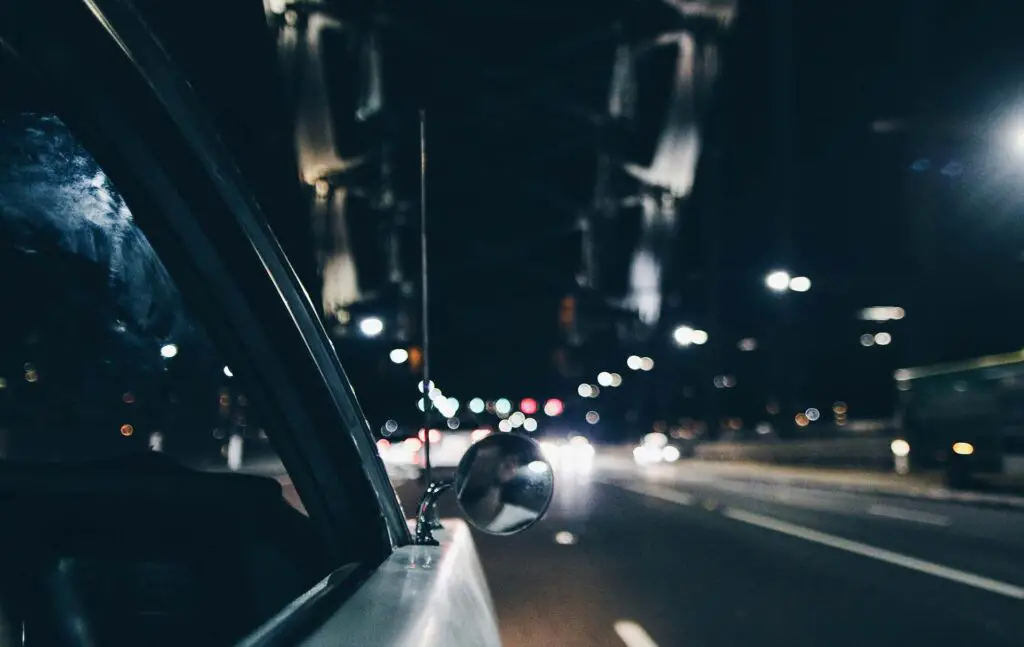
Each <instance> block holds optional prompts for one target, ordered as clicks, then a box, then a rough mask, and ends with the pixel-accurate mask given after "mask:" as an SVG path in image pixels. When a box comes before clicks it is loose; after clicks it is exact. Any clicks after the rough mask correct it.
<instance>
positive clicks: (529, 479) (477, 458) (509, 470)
mask: <svg viewBox="0 0 1024 647" xmlns="http://www.w3.org/2000/svg"><path fill="white" fill-rule="evenodd" d="M449 489H454V490H455V500H456V501H457V502H458V504H459V508H460V509H461V510H462V514H463V516H464V517H465V518H466V521H468V522H469V523H470V524H471V525H472V526H473V527H475V528H477V529H478V530H480V531H482V532H485V533H487V534H489V535H514V534H517V533H520V532H522V531H524V530H526V529H527V528H529V527H530V526H532V525H534V524H535V523H537V522H538V521H540V519H541V518H542V517H543V516H544V513H545V512H547V509H548V507H549V506H550V505H551V499H552V497H553V496H554V491H555V481H554V471H553V469H552V467H551V464H550V463H549V462H548V461H547V459H546V458H545V457H544V453H543V451H542V450H541V447H540V445H538V444H537V442H536V441H534V440H533V439H532V438H528V437H526V436H522V435H520V434H516V433H500V434H492V435H490V436H487V437H486V438H484V439H482V440H480V441H478V442H476V443H474V444H473V445H472V446H471V447H470V448H469V449H468V450H467V451H466V453H465V454H464V455H463V457H462V459H461V460H460V461H459V465H458V467H457V468H456V469H455V478H454V479H451V480H444V481H435V482H433V483H431V484H429V485H428V486H427V489H426V491H425V492H424V493H423V496H422V497H421V498H420V503H419V506H418V509H417V516H416V543H417V544H423V545H437V540H435V539H434V536H433V532H432V531H433V530H434V529H435V528H438V527H440V524H439V523H438V521H437V513H436V510H435V504H436V502H437V499H438V498H439V497H440V496H441V495H442V494H444V493H445V492H446V491H448V490H449Z"/></svg>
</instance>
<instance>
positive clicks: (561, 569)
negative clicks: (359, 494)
mask: <svg viewBox="0 0 1024 647" xmlns="http://www.w3.org/2000/svg"><path fill="white" fill-rule="evenodd" d="M399 493H400V496H401V497H402V500H403V504H404V505H405V506H406V507H407V509H408V510H410V511H411V507H412V506H413V504H414V503H415V499H416V495H417V486H416V485H415V484H412V483H406V484H402V485H400V487H399ZM454 512H455V510H454V508H453V507H452V506H451V502H450V501H449V502H448V503H447V504H446V506H443V507H442V513H448V514H453V513H454ZM477 540H478V543H479V547H480V552H481V556H482V559H483V562H484V567H485V569H486V571H487V575H488V578H489V581H490V585H491V588H492V591H493V594H494V598H495V603H496V606H497V609H498V615H499V619H500V622H501V630H502V636H503V639H504V641H505V645H506V646H507V647H538V646H548V645H550V646H555V645H558V646H559V647H604V646H614V647H623V645H626V646H627V647H652V646H654V645H656V646H660V647H676V646H678V647H725V646H731V645H761V644H779V645H786V646H787V647H800V646H805V645H806V646H808V647H810V646H815V647H818V646H820V645H829V646H830V647H837V646H841V645H850V646H855V647H864V646H866V645H870V646H872V647H880V646H889V645H893V646H895V645H900V646H901V647H906V646H908V645H929V646H931V647H935V646H939V645H955V646H960V645H970V646H971V647H982V646H994V645H1006V646H1010V645H1013V646H1015V647H1017V646H1019V645H1021V644H1024V513H1021V512H1013V511H1008V510H1000V509H991V508H976V507H971V506H967V505H963V504H957V503H938V502H932V501H922V500H918V499H912V498H898V497H874V496H871V495H866V494H857V493H846V492H838V491H830V490H827V489H810V488H797V487H790V486H785V485H765V484H754V483H750V482H744V481H742V480H739V479H733V478H727V477H723V476H722V475H720V474H715V473H713V472H711V473H708V472H705V471H702V470H700V469H694V468H692V467H691V466H689V465H687V464H686V463H679V464H677V465H675V466H662V467H659V468H657V469H639V468H637V467H635V466H622V465H619V466H617V467H609V466H602V465H600V464H599V465H598V466H597V467H596V468H595V470H594V471H593V472H592V473H590V474H589V475H587V474H575V475H574V474H566V473H562V474H559V479H558V481H557V491H556V496H555V500H554V503H553V504H552V508H551V511H550V513H549V515H548V516H547V518H545V519H544V520H543V521H542V522H541V523H540V524H538V525H537V526H535V527H534V528H533V529H531V530H529V531H527V532H525V533H523V534H522V535H519V536H515V537H508V538H495V537H488V536H484V535H479V534H478V535H477Z"/></svg>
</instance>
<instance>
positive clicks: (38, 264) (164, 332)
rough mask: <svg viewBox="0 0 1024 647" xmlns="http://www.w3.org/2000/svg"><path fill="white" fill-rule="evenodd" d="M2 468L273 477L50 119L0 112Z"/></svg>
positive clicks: (189, 334) (111, 193)
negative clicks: (111, 462) (132, 465)
mask: <svg viewBox="0 0 1024 647" xmlns="http://www.w3.org/2000/svg"><path fill="white" fill-rule="evenodd" d="M0 276H2V277H4V278H3V280H0V302H2V303H3V304H4V311H5V316H3V317H0V464H2V462H4V461H7V462H10V461H17V462H77V461H85V460H92V459H104V458H111V457H117V456H123V455H127V454H135V453H143V452H152V451H157V452H162V453H163V454H164V455H166V456H167V457H170V458H172V459H173V460H175V461H176V462H178V463H180V464H182V465H184V466H187V467H191V468H195V469H201V470H212V471H238V472H246V473H254V474H262V475H266V476H273V477H276V478H278V479H279V480H280V481H282V482H283V483H284V484H285V485H286V488H285V490H286V496H288V497H289V499H290V501H291V502H292V504H293V505H295V506H296V507H299V508H300V509H301V503H300V502H299V501H298V498H297V496H296V495H295V494H294V490H293V489H292V488H291V487H290V483H289V481H288V479H287V475H286V474H285V473H284V471H283V468H282V467H281V464H280V461H279V460H278V457H277V454H276V452H275V451H274V449H273V447H272V445H271V444H270V440H269V439H268V436H267V430H266V429H264V428H263V427H262V426H261V423H260V420H259V417H258V416H257V415H256V410H257V409H258V408H259V403H258V402H254V401H252V398H251V397H250V396H249V395H248V394H247V392H246V390H245V388H244V387H243V386H242V385H241V383H240V380H239V379H238V377H237V376H236V375H235V374H234V372H233V371H232V369H231V366H230V364H229V363H228V362H227V361H226V360H225V359H224V357H222V355H221V354H220V353H219V352H218V349H217V347H216V346H215V345H214V344H213V343H212V342H211V341H210V339H209V337H208V336H207V335H206V334H205V333H204V331H203V329H202V328H201V327H200V325H199V324H198V323H197V322H196V320H195V319H194V318H193V317H192V316H191V315H190V313H189V312H188V310H187V308H186V307H185V306H184V304H183V301H182V297H181V294H180V293H179V291H178V289H177V287H176V285H175V283H174V281H173V280H172V279H171V277H170V275H169V274H168V272H167V270H166V268H165V267H164V265H163V263H162V262H161V260H160V258H159V257H158V256H157V255H156V253H155V251H154V249H153V247H152V246H151V245H150V243H149V241H148V240H147V239H146V236H145V235H144V234H143V233H142V231H141V230H140V229H139V227H138V225H137V224H136V221H135V218H134V216H133V214H132V211H131V209H130V208H129V207H128V205H127V204H126V203H125V201H124V199H123V198H122V196H121V195H120V194H119V193H118V191H117V188H116V187H115V186H114V185H113V183H112V182H111V180H110V178H109V177H107V176H106V174H105V173H104V172H103V169H101V168H100V166H99V165H98V164H97V162H96V160H95V159H93V157H92V156H91V155H90V154H89V151H87V150H86V149H85V148H84V147H83V146H82V145H81V144H80V142H79V141H78V140H76V138H75V136H74V134H73V133H72V132H71V130H70V129H69V128H68V127H67V125H65V123H64V122H62V121H61V119H59V118H58V117H57V116H55V115H53V114H41V113H37V112H26V111H22V110H11V109H8V110H5V111H3V112H0Z"/></svg>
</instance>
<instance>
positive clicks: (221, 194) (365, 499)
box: [0, 0, 411, 563]
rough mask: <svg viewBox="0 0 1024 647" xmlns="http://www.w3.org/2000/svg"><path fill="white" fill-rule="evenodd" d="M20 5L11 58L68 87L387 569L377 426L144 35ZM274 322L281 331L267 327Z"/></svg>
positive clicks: (299, 444) (219, 332)
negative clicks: (373, 425) (375, 438)
mask: <svg viewBox="0 0 1024 647" xmlns="http://www.w3.org/2000/svg"><path fill="white" fill-rule="evenodd" d="M15 4H16V5H17V7H16V8H15V7H13V6H11V5H8V6H5V7H3V8H0V46H3V47H5V49H7V50H9V51H10V52H12V53H13V54H14V55H15V56H16V57H17V58H18V59H19V60H20V61H23V62H24V63H25V64H26V65H27V66H28V67H29V68H30V69H32V70H33V71H34V72H35V75H36V77H37V78H44V79H46V81H47V85H48V86H50V88H53V89H56V92H55V93H54V94H56V95H59V96H60V98H62V99H63V100H64V101H63V107H64V110H62V111H61V114H60V116H61V118H62V119H64V120H65V121H66V122H67V123H68V124H69V126H70V127H71V128H72V130H73V131H74V132H75V135H76V137H77V138H79V139H80V140H81V141H82V143H83V144H84V145H85V147H86V148H87V149H88V150H89V152H90V154H93V155H94V156H95V157H96V159H97V161H98V162H99V163H100V165H101V167H102V168H103V169H104V171H105V172H106V173H107V174H108V175H109V176H110V177H111V179H112V181H113V183H114V185H115V186H116V187H118V190H119V192H121V193H122V194H123V195H124V197H125V199H126V201H127V202H128V204H129V205H130V206H131V207H132V211H133V214H134V215H135V216H136V219H137V220H138V222H139V224H140V226H141V227H142V228H143V231H144V232H145V233H146V235H147V237H148V238H150V241H151V243H152V244H153V247H154V249H156V250H157V252H158V255H159V256H160V257H161V259H162V260H164V261H165V264H166V265H167V266H168V269H169V271H171V274H172V276H174V278H175V281H176V282H177V283H179V289H180V290H181V291H182V295H183V298H185V300H186V302H187V303H188V304H189V305H190V306H191V307H192V309H193V310H194V311H195V314H196V315H197V318H198V319H200V320H201V321H202V322H203V324H204V325H207V327H208V328H209V331H208V332H209V334H210V335H211V337H212V338H213V339H214V340H215V342H216V343H217V344H218V345H223V346H224V350H225V351H226V354H227V355H228V356H229V357H231V358H232V361H233V362H236V361H237V363H238V366H239V370H238V371H237V372H238V374H240V375H246V376H247V377H248V378H249V379H248V382H249V383H250V384H251V385H252V384H254V383H255V384H257V385H258V386H257V390H260V389H261V390H262V391H263V395H265V396H267V397H268V398H269V401H270V402H272V403H273V404H274V405H276V406H274V407H272V408H274V409H275V411H276V414H277V415H275V416H273V417H272V418H271V419H269V420H267V422H268V423H270V424H275V425H279V426H277V427H276V428H275V433H276V437H275V447H277V448H278V452H279V453H280V454H281V458H282V461H283V462H284V463H285V466H286V468H287V469H288V470H289V474H290V475H291V477H292V480H293V482H294V484H295V486H296V489H297V490H298V491H299V494H300V496H301V497H302V498H303V501H304V504H305V505H306V507H307V509H308V510H309V511H310V515H311V518H313V519H314V520H315V521H316V522H317V523H318V526H319V527H321V529H322V530H323V532H324V534H325V537H326V538H327V540H328V541H331V542H333V543H332V545H334V544H336V545H337V546H339V547H341V546H343V545H345V544H346V542H350V541H354V540H352V538H351V537H350V536H346V535H351V534H352V533H351V530H350V529H349V531H348V532H346V528H345V525H346V523H357V524H359V526H360V527H361V530H362V531H363V533H364V535H363V536H364V537H368V538H369V539H363V540H362V541H355V543H356V544H358V545H356V546H354V547H350V549H352V548H354V550H349V551H341V549H340V548H339V553H341V552H345V553H346V554H349V555H351V554H360V555H365V557H366V558H367V559H368V560H369V561H376V562H377V563H379V561H382V560H383V559H384V558H385V557H386V556H387V555H388V554H390V552H391V550H393V548H394V547H396V546H399V545H403V544H406V543H410V541H411V539H410V536H409V531H408V527H407V525H406V522H405V517H404V514H403V513H402V511H401V507H400V506H399V504H398V499H397V495H396V494H395V491H394V488H393V487H392V486H391V484H390V481H389V480H388V479H387V474H386V470H385V468H384V465H383V463H382V462H381V460H380V458H379V455H378V453H377V450H376V447H375V445H374V442H373V438H372V434H371V433H370V429H369V425H368V424H367V422H366V419H365V416H363V414H362V412H361V410H360V409H359V405H358V402H357V401H356V400H355V397H354V394H353V392H352V388H351V385H350V384H349V382H348V380H347V378H346V377H345V374H344V370H343V368H342V367H341V364H340V362H339V360H338V358H337V355H336V354H335V352H334V349H333V345H332V344H331V342H330V340H329V339H328V337H327V334H326V331H325V330H324V327H323V325H322V323H321V321H320V319H319V317H318V316H317V314H316V311H315V309H314V307H313V305H312V303H311V301H310V299H309V296H308V294H307V293H306V292H305V291H304V290H303V289H302V287H301V284H299V282H298V279H297V277H296V275H295V272H294V271H293V270H292V268H291V267H290V265H289V263H288V261H287V258H285V256H284V254H283V252H282V250H281V248H280V246H279V245H278V244H277V242H276V239H275V238H274V237H273V234H272V233H271V232H270V230H269V227H268V225H267V223H266V220H265V219H264V218H263V216H262V214H261V213H260V211H259V207H258V206H257V205H256V204H255V202H254V200H253V198H252V196H251V194H249V193H248V192H247V191H246V190H245V184H244V182H243V181H242V179H241V177H240V175H239V172H238V171H237V169H236V168H235V167H234V165H233V163H232V162H231V160H230V155H229V154H228V152H227V151H226V150H225V149H224V148H223V145H222V144H221V143H220V142H219V141H218V139H217V137H216V133H215V132H214V131H213V129H212V127H211V126H210V124H209V122H208V120H207V119H206V118H205V116H204V115H203V112H202V109H201V107H200V106H198V105H197V101H196V100H195V97H194V96H192V95H191V93H190V91H189V88H188V86H187V82H186V80H185V79H183V78H182V77H181V76H180V74H178V73H177V70H176V69H175V67H174V66H173V63H172V62H171V61H170V60H169V58H168V57H167V55H166V54H165V53H164V52H163V50H162V48H160V46H159V44H158V42H157V41H156V39H155V37H154V36H153V34H152V33H150V32H149V30H148V29H147V27H146V25H145V23H144V22H143V21H142V19H141V18H140V17H139V16H138V15H137V14H136V13H135V11H134V10H133V8H132V7H130V6H129V5H127V4H125V3H123V2H118V1H113V2H108V1H103V2H91V1H87V2H84V3H81V2H77V1H75V0H40V1H39V2H33V3H15ZM157 151H159V155H158V154H157ZM141 205H145V206H144V208H141V209H140V208H139V207H140V206H141ZM199 213H202V214H203V216H204V217H201V218H200V217H197V214H199ZM217 216H220V217H219V218H218V217H217ZM182 277H187V278H185V279H184V280H183V279H182ZM258 294H261V295H264V296H266V295H268V294H273V295H275V297H276V299H272V300H271V302H266V301H261V300H259V299H254V298H253V297H254V295H258ZM200 295H201V296H200ZM197 306H198V307H197ZM211 313H217V315H218V316H211ZM267 315H269V316H270V319H271V320H272V321H271V320H267V321H263V320H261V316H267ZM219 316H223V317H225V318H226V319H227V321H224V320H222V319H219V318H218V317H219ZM211 321H212V322H216V323H215V325H209V323H210V322H211ZM284 321H287V322H288V323H289V324H290V325H287V326H281V325H280V324H281V323H282V322H284ZM274 325H278V327H277V328H274ZM226 329H230V332H229V331H228V330H226ZM232 333H234V334H232ZM270 339H273V340H274V343H273V344H271V343H270V341H269V340H270ZM289 351H291V352H292V354H288V353H289ZM268 426H270V425H269V424H268Z"/></svg>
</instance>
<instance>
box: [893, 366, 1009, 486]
mask: <svg viewBox="0 0 1024 647" xmlns="http://www.w3.org/2000/svg"><path fill="white" fill-rule="evenodd" d="M895 378H896V386H897V388H898V390H899V411H898V413H897V422H898V424H899V427H900V431H901V433H902V438H899V439H897V442H894V443H893V446H892V451H893V456H894V459H897V460H896V462H897V465H896V467H897V471H901V472H905V471H911V470H913V469H942V470H943V472H944V474H945V477H946V483H947V485H949V486H950V487H956V488H963V487H970V486H971V485H972V483H973V482H974V481H975V480H976V479H979V478H981V479H992V478H996V479H998V478H1000V477H1002V476H1019V475H1021V474H1024V351H1017V352H1013V353H1005V354H1002V355H990V356H987V357H979V358H976V359H972V360H967V361H963V362H954V363H949V364H940V365H935V366H925V367H919V368H908V369H900V370H898V371H896V373H895ZM899 459H901V460H899Z"/></svg>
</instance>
